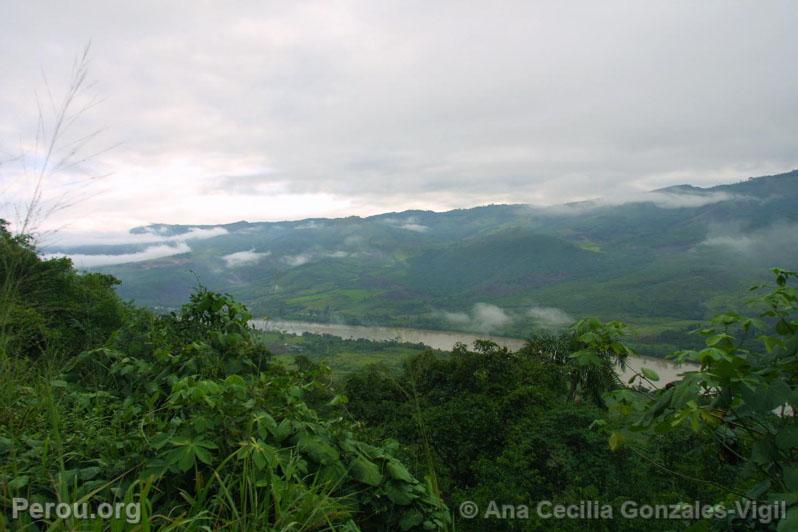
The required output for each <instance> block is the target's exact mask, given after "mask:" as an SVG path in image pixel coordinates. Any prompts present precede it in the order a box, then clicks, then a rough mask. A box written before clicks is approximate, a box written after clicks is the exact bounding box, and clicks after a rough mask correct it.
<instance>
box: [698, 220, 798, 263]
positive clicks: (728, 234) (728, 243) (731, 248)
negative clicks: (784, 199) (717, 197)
mask: <svg viewBox="0 0 798 532" xmlns="http://www.w3.org/2000/svg"><path fill="white" fill-rule="evenodd" d="M702 245H704V246H709V247H713V248H716V249H719V250H722V251H723V250H725V251H727V252H731V253H733V254H734V255H736V256H737V257H739V258H744V259H748V260H756V261H763V262H769V261H771V260H775V259H780V260H785V254H786V253H789V252H790V251H791V250H795V251H793V257H794V256H795V255H796V254H798V224H795V223H776V224H772V225H769V226H767V227H763V228H760V229H755V230H746V229H743V228H742V226H741V225H740V224H727V225H723V226H721V225H712V226H710V227H709V230H708V231H707V237H706V239H705V240H704V241H703V242H702Z"/></svg>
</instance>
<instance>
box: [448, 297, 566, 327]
mask: <svg viewBox="0 0 798 532" xmlns="http://www.w3.org/2000/svg"><path fill="white" fill-rule="evenodd" d="M438 315H439V316H441V317H442V318H443V319H445V320H446V321H448V322H449V323H451V324H452V325H456V326H459V327H462V328H465V329H468V330H471V331H478V332H484V333H488V332H494V331H499V330H501V329H502V328H503V327H505V326H508V325H510V324H513V323H528V324H531V325H534V326H535V327H537V328H542V329H561V328H563V327H565V326H566V325H568V324H570V323H573V321H574V319H573V318H572V317H571V316H570V315H569V314H568V313H567V312H565V311H564V310H562V309H559V308H556V307H538V306H536V307H532V308H530V309H528V310H527V311H526V312H525V313H519V312H513V311H510V310H507V309H503V308H501V307H499V306H497V305H492V304H490V303H476V304H475V305H474V306H473V307H472V308H471V310H470V311H469V312H462V311H461V312H446V311H442V312H439V313H438Z"/></svg>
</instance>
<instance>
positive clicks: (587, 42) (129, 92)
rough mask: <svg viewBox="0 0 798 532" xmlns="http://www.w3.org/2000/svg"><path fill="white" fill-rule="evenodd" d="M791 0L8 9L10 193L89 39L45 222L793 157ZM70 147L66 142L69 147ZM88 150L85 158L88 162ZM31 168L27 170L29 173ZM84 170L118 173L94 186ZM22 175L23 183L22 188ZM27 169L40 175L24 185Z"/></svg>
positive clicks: (538, 191) (458, 203)
mask: <svg viewBox="0 0 798 532" xmlns="http://www.w3.org/2000/svg"><path fill="white" fill-rule="evenodd" d="M796 27H798V3H796V2H793V1H787V0H785V1H748V2H744V1H736V2H729V1H725V0H724V1H708V0H704V1H701V2H695V1H682V2H679V1H673V0H668V1H664V0H663V1H657V2H654V1H648V2H639V1H631V0H630V1H625V2H613V1H602V2H595V1H592V0H590V1H583V2H568V1H551V2H544V1H529V0H525V1H519V2H487V1H485V2H429V1H425V2H421V1H419V2H413V1H403V2H385V1H374V0H370V1H363V2H348V1H342V2H337V1H325V2H275V3H268V2H263V1H257V2H224V3H223V2H198V1H191V2H146V1H140V0H138V1H136V2H106V1H97V2H58V1H52V2H39V1H34V0H24V1H23V0H19V1H14V0H6V1H3V2H0V160H3V159H4V160H5V161H6V162H5V164H3V165H2V166H0V193H2V194H3V196H2V203H3V204H4V207H3V208H4V209H5V211H6V214H5V216H9V214H8V212H9V209H10V206H12V205H14V204H17V205H18V204H19V202H20V200H21V199H22V198H23V197H24V194H25V193H26V191H27V192H29V185H30V182H31V181H30V180H31V179H32V175H33V173H32V171H28V172H27V174H24V173H22V172H21V161H22V159H17V160H16V161H11V162H9V161H8V160H9V159H10V158H13V157H14V156H16V155H19V154H20V153H23V152H24V153H26V155H27V157H26V159H25V162H26V164H27V165H28V168H29V169H31V168H33V169H35V167H36V165H37V164H38V163H39V162H40V161H41V157H40V156H37V155H36V153H35V150H34V148H33V144H32V143H33V141H34V140H35V132H36V123H37V108H36V99H35V96H34V93H35V92H37V91H38V93H39V96H40V98H41V99H43V101H44V102H45V105H44V107H43V109H44V111H45V114H48V113H49V111H48V109H49V108H48V105H49V104H47V98H46V94H47V89H46V87H45V83H44V81H43V75H42V72H44V74H45V75H46V77H47V80H48V85H49V86H50V90H51V91H52V93H53V94H54V95H55V97H56V99H58V98H59V97H60V95H61V94H63V92H64V89H65V84H66V82H67V81H68V79H69V71H70V67H71V64H72V60H73V58H74V57H75V56H76V55H77V54H78V53H79V52H80V50H81V48H82V47H83V46H84V45H85V43H86V42H87V41H88V40H89V39H91V41H92V43H93V44H92V51H91V68H90V77H91V79H93V80H96V82H97V85H96V87H94V88H93V89H92V90H93V91H94V92H96V93H97V94H99V95H100V96H101V97H102V98H103V101H102V103H101V104H100V105H98V106H96V107H94V108H92V109H91V110H89V111H88V112H86V113H85V114H84V115H83V116H81V118H80V120H79V121H78V122H76V124H75V125H74V127H73V129H71V130H70V131H69V135H70V136H69V139H75V138H79V137H80V136H81V135H85V134H88V133H90V132H93V131H95V130H96V129H98V128H106V129H104V131H103V132H102V134H101V135H99V137H98V138H97V139H96V140H95V141H93V142H92V143H91V146H90V148H92V149H94V150H102V149H104V148H105V147H109V146H114V145H116V144H119V145H118V146H116V147H114V148H113V149H112V150H111V151H109V152H107V153H102V154H100V155H98V156H97V157H95V158H93V159H92V160H91V161H88V162H87V163H85V164H82V165H80V166H79V167H78V168H76V169H72V170H70V171H68V172H66V173H65V174H63V175H56V176H52V177H51V185H50V186H49V188H48V189H47V190H48V194H49V195H50V196H52V195H53V194H56V195H60V194H62V193H63V192H65V191H66V192H70V191H72V190H73V188H74V187H75V184H76V183H77V184H78V185H80V186H81V187H82V188H81V190H80V192H79V193H78V195H77V196H73V197H75V198H78V197H79V198H82V201H81V202H80V203H79V204H78V205H77V206H76V207H73V208H70V209H66V210H64V211H60V212H57V213H55V214H53V215H52V216H51V218H50V220H48V226H60V225H63V224H67V227H68V228H69V229H70V230H91V231H96V230H114V229H126V228H129V227H131V226H134V225H140V224H145V223H149V222H167V223H221V222H229V221H235V220H240V219H247V220H250V221H255V220H279V219H298V218H304V217H309V216H341V215H348V214H360V215H364V214H373V213H377V212H383V211H392V210H403V209H407V208H429V209H435V210H442V209H448V208H454V207H462V206H473V205H479V204H486V203H497V202H501V203H506V202H512V203H519V202H529V203H537V204H555V203H560V202H565V201H571V200H580V199H586V198H593V197H598V196H605V197H607V196H618V195H621V196H623V195H632V194H634V193H635V192H636V191H641V190H648V189H652V188H657V187H661V186H666V185H670V184H677V183H685V182H689V183H693V184H697V185H709V184H714V183H720V182H727V181H734V180H737V179H740V178H744V177H748V176H754V175H762V174H769V173H777V172H780V171H785V170H789V169H792V168H795V167H798V68H796V64H795V62H796V58H797V57H798V32H796V30H795V28H796ZM63 149H68V148H63ZM92 149H88V151H87V153H91V152H92ZM25 176H27V177H25ZM85 176H106V177H102V178H100V179H96V180H94V181H92V182H91V183H89V184H88V186H86V182H85V181H83V177H85ZM22 179H27V180H28V181H26V182H25V181H21V180H22ZM25 183H27V184H28V188H25Z"/></svg>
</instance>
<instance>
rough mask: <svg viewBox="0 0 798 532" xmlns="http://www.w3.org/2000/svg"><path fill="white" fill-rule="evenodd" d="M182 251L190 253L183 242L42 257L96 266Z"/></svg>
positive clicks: (84, 266) (177, 253)
mask: <svg viewBox="0 0 798 532" xmlns="http://www.w3.org/2000/svg"><path fill="white" fill-rule="evenodd" d="M183 253H191V248H190V247H189V246H188V244H186V243H185V242H179V243H177V244H163V245H157V246H149V247H147V248H146V249H144V250H143V251H138V252H136V253H121V254H118V255H86V254H79V253H78V254H71V255H64V254H63V253H49V254H45V255H44V256H43V258H45V259H51V258H57V257H64V256H68V257H69V258H70V259H72V262H73V263H74V264H75V267H77V268H96V267H99V266H111V265H113V264H126V263H129V262H143V261H145V260H153V259H162V258H165V257H171V256H173V255H180V254H183Z"/></svg>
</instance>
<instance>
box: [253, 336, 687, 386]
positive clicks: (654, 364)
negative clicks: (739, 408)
mask: <svg viewBox="0 0 798 532" xmlns="http://www.w3.org/2000/svg"><path fill="white" fill-rule="evenodd" d="M252 323H253V325H254V326H255V327H256V328H258V329H263V330H266V331H280V332H284V333H288V334H302V333H306V332H307V333H313V334H330V335H333V336H338V337H339V338H346V339H357V338H363V339H366V340H374V341H377V342H380V341H391V340H396V341H399V342H407V343H412V344H418V343H421V344H424V345H426V346H428V347H431V348H433V349H440V350H442V351H450V350H451V349H452V346H454V344H455V343H457V342H462V343H464V344H468V345H471V344H473V343H474V341H475V340H478V339H485V340H491V341H493V342H496V343H497V344H498V345H501V346H504V347H507V348H508V349H510V350H512V351H516V350H518V349H520V348H521V347H522V346H523V345H524V343H525V341H524V340H522V339H520V338H509V337H506V336H491V335H489V334H479V335H478V334H473V333H465V332H459V331H435V330H427V329H408V328H404V327H379V326H365V325H342V324H337V323H314V322H309V321H288V320H252ZM641 367H646V368H649V369H652V370H654V371H655V372H656V373H657V375H659V377H660V380H659V382H658V383H657V384H658V385H664V384H667V383H669V382H672V381H675V380H679V379H680V377H679V374H680V373H682V372H685V371H690V370H694V369H697V367H696V366H694V365H687V364H683V365H680V366H677V365H676V364H674V363H673V362H670V361H668V360H663V359H661V358H653V357H647V356H634V357H629V358H628V359H627V368H626V370H625V371H624V372H623V373H622V377H623V378H624V379H625V380H627V381H628V379H630V378H631V377H632V375H634V373H633V372H635V371H636V372H639V371H640V368H641Z"/></svg>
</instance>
